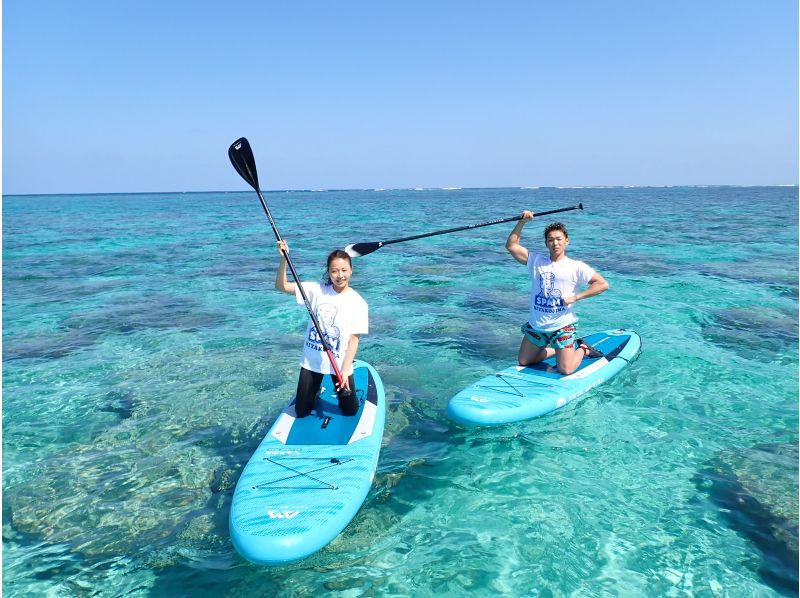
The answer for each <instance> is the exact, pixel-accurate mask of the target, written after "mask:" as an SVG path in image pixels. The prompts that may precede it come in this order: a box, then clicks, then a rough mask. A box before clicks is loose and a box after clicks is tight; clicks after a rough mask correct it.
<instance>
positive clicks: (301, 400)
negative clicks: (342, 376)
mask: <svg viewBox="0 0 800 598" xmlns="http://www.w3.org/2000/svg"><path fill="white" fill-rule="evenodd" d="M323 376H324V374H320V373H318V372H312V371H311V370H307V369H305V368H300V378H299V379H298V380H297V400H296V401H295V404H294V410H295V413H296V414H297V417H305V416H306V415H308V414H309V413H311V410H312V409H314V403H315V402H316V400H317V392H319V387H320V386H321V385H322V377H323ZM348 381H349V383H350V392H347V391H342V392H339V393H338V398H339V409H341V410H342V413H344V414H345V415H355V414H356V413H358V407H359V404H358V398H357V397H356V392H355V391H356V383H355V380H354V379H353V376H352V375H351V376H350V377H349V378H348Z"/></svg>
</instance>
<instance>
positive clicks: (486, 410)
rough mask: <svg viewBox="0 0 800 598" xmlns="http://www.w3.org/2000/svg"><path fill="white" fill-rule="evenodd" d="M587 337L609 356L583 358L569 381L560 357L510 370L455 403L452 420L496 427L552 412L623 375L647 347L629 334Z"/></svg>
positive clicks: (619, 332) (450, 408)
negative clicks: (559, 363) (561, 369)
mask: <svg viewBox="0 0 800 598" xmlns="http://www.w3.org/2000/svg"><path fill="white" fill-rule="evenodd" d="M583 338H584V339H585V340H586V342H587V343H589V344H590V345H592V346H593V347H594V348H595V349H597V350H598V351H601V352H602V353H603V354H604V357H596V358H588V357H587V358H584V359H583V361H581V365H580V367H579V368H578V369H577V370H576V371H575V372H573V373H571V374H569V375H568V376H565V375H563V374H561V373H560V372H559V371H558V370H557V369H556V360H555V357H551V358H550V359H546V360H545V361H543V362H541V363H537V364H535V365H532V366H527V367H522V366H519V365H516V366H512V367H510V368H506V369H504V370H502V371H500V372H498V373H496V374H492V375H491V376H486V377H485V378H482V379H480V380H478V381H477V382H475V383H474V384H470V385H469V386H467V387H466V388H465V389H464V390H462V391H461V392H459V393H458V394H457V395H455V396H454V397H453V398H452V399H450V402H449V404H448V405H447V415H448V417H450V419H452V420H453V421H456V422H458V423H460V424H465V425H468V426H496V425H500V424H508V423H511V422H517V421H522V420H526V419H531V418H533V417H538V416H540V415H544V414H545V413H550V412H551V411H554V410H556V409H558V408H559V407H563V406H564V405H566V404H567V403H569V402H570V401H572V400H574V399H577V398H578V397H580V396H581V395H583V394H585V393H587V392H588V391H590V390H591V389H592V388H594V387H596V386H598V385H600V384H602V383H603V382H605V381H606V380H608V379H609V378H611V377H612V376H615V375H616V374H618V373H619V372H620V371H622V370H623V369H624V368H625V367H627V366H628V364H630V363H631V362H632V361H633V360H634V359H635V358H636V357H637V355H638V354H639V349H640V348H641V346H642V341H641V339H640V338H639V335H638V334H636V333H635V332H633V331H630V330H606V331H605V332H598V333H596V334H591V335H589V336H586V337H583Z"/></svg>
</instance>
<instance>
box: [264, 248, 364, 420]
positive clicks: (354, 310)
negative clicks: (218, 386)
mask: <svg viewBox="0 0 800 598" xmlns="http://www.w3.org/2000/svg"><path fill="white" fill-rule="evenodd" d="M278 250H279V251H280V252H281V265H280V266H279V268H278V274H277V276H276V277H275V288H276V289H278V290H279V291H283V292H284V293H291V294H294V295H295V297H296V299H297V303H299V304H301V305H302V304H303V303H304V302H303V296H302V295H301V294H300V290H299V289H298V288H297V284H295V283H294V282H289V281H288V280H287V279H286V257H285V255H284V253H283V252H286V253H288V252H289V246H288V245H287V244H286V241H278ZM352 274H353V265H352V262H351V261H350V256H349V255H347V254H346V253H345V252H344V251H341V250H336V251H333V252H332V253H331V254H330V255H329V256H328V272H327V282H325V283H322V284H320V283H318V282H304V283H302V284H303V290H304V291H305V293H306V297H308V302H309V303H310V304H311V309H313V310H314V315H315V316H316V318H317V322H319V325H320V327H321V328H322V330H321V333H322V334H323V335H324V336H325V340H326V341H327V342H328V346H329V347H330V349H331V352H332V353H333V357H334V359H335V360H336V365H337V366H338V367H339V371H341V372H342V376H343V377H344V388H338V387H337V389H336V390H337V395H338V398H339V408H340V409H341V410H342V413H344V414H345V415H355V414H356V413H357V412H358V407H359V402H358V397H357V396H356V393H355V383H354V381H353V360H354V359H355V357H356V351H358V335H359V334H367V332H368V331H369V308H368V306H367V302H366V301H364V299H363V298H362V297H361V295H359V294H358V293H357V292H356V291H355V290H354V289H352V288H350V276H352ZM325 374H330V375H331V377H334V378H335V374H334V372H333V368H332V367H331V363H330V360H329V359H328V356H327V354H326V353H325V348H324V346H323V344H322V342H321V341H320V338H319V336H318V334H317V330H316V329H315V328H314V324H313V323H312V322H311V321H309V323H308V329H307V330H306V339H305V342H304V343H303V357H302V359H301V361H300V379H299V380H298V381H297V399H296V401H295V412H296V413H297V417H305V416H307V415H308V414H309V413H311V411H312V409H314V403H315V402H316V398H317V393H318V392H319V388H320V386H321V384H322V377H323V375H325Z"/></svg>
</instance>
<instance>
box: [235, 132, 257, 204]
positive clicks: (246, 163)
mask: <svg viewBox="0 0 800 598" xmlns="http://www.w3.org/2000/svg"><path fill="white" fill-rule="evenodd" d="M228 157H229V158H230V159H231V164H233V167H234V168H235V169H236V172H238V173H239V175H240V176H241V177H242V178H243V179H244V180H245V181H247V184H248V185H250V186H251V187H252V188H253V189H255V190H256V191H258V173H257V172H256V159H255V158H254V157H253V150H252V149H250V142H249V141H247V139H246V138H245V137H240V138H239V139H237V140H236V141H234V142H233V143H232V144H231V146H230V147H229V148H228Z"/></svg>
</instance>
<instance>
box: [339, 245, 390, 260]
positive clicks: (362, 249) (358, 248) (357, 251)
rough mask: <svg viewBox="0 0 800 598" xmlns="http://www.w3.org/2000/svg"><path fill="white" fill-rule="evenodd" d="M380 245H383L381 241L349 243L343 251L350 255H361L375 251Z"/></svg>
mask: <svg viewBox="0 0 800 598" xmlns="http://www.w3.org/2000/svg"><path fill="white" fill-rule="evenodd" d="M381 247H383V243H351V244H350V245H348V246H347V247H345V248H344V251H345V253H346V254H347V255H349V256H350V257H362V256H364V255H369V254H370V253H372V252H373V251H377V250H378V249H380V248H381Z"/></svg>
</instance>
